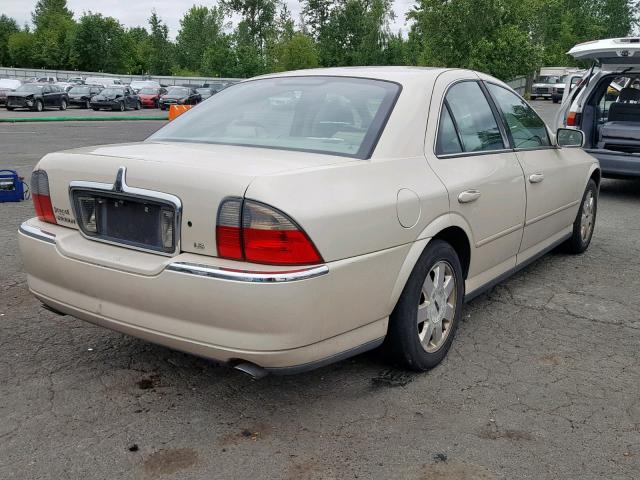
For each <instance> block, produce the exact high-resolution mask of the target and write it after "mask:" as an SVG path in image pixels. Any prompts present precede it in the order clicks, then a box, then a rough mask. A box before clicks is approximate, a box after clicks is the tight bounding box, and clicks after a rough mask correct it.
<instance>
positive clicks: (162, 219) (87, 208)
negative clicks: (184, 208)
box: [74, 191, 176, 253]
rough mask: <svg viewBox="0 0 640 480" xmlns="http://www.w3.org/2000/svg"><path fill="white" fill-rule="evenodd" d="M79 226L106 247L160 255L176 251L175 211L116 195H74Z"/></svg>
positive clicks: (78, 193) (85, 193)
mask: <svg viewBox="0 0 640 480" xmlns="http://www.w3.org/2000/svg"><path fill="white" fill-rule="evenodd" d="M74 203H75V211H76V219H77V221H78V225H79V226H80V228H81V229H82V231H83V233H85V235H87V236H89V237H91V238H94V239H96V240H101V241H105V242H109V243H119V244H123V245H126V246H130V247H133V248H138V249H143V250H152V251H158V252H163V253H173V252H174V251H175V236H176V225H175V208H174V207H173V206H171V205H167V204H163V203H161V202H156V201H153V200H146V199H139V198H136V197H130V196H124V195H117V194H106V193H105V194H102V193H100V194H98V193H94V192H83V191H75V192H74Z"/></svg>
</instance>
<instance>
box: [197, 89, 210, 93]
mask: <svg viewBox="0 0 640 480" xmlns="http://www.w3.org/2000/svg"><path fill="white" fill-rule="evenodd" d="M196 92H198V93H211V90H210V89H208V88H196Z"/></svg>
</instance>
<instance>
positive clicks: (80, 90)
mask: <svg viewBox="0 0 640 480" xmlns="http://www.w3.org/2000/svg"><path fill="white" fill-rule="evenodd" d="M90 92H91V90H90V89H89V87H72V88H71V90H69V93H90Z"/></svg>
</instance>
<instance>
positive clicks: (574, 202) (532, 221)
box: [524, 200, 580, 227]
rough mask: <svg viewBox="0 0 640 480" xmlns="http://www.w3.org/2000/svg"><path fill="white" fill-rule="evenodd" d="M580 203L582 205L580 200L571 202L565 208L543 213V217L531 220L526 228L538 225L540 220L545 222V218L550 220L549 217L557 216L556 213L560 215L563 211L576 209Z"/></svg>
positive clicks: (526, 224)
mask: <svg viewBox="0 0 640 480" xmlns="http://www.w3.org/2000/svg"><path fill="white" fill-rule="evenodd" d="M579 203H580V200H575V201H573V202H571V203H569V204H567V205H564V206H563V207H560V208H556V209H554V210H551V211H550V212H547V213H543V214H542V215H540V216H538V217H535V218H532V219H531V220H529V221H528V222H526V223H525V224H524V226H525V227H528V226H529V225H533V224H534V223H537V222H539V221H540V220H544V219H545V218H548V217H550V216H551V215H555V214H556V213H560V212H562V211H563V210H567V209H568V208H571V207H575V206H576V205H577V204H579Z"/></svg>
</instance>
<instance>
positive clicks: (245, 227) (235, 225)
mask: <svg viewBox="0 0 640 480" xmlns="http://www.w3.org/2000/svg"><path fill="white" fill-rule="evenodd" d="M216 242H217V247H218V255H219V256H220V257H225V258H231V259H234V260H245V261H247V262H253V263H263V264H270V265H309V264H315V263H321V262H322V257H320V254H319V253H318V250H316V247H315V246H314V245H313V243H312V242H311V240H310V239H309V237H308V236H307V234H306V233H305V232H304V231H303V230H302V229H301V228H300V227H299V226H298V225H297V224H296V223H295V222H294V221H293V220H291V219H290V218H289V217H288V216H287V215H285V214H284V213H282V212H281V211H279V210H277V209H275V208H273V207H270V206H269V205H265V204H263V203H259V202H255V201H252V200H244V201H243V200H241V199H236V198H232V199H227V200H225V201H224V202H223V203H222V205H221V206H220V210H219V211H218V223H217V226H216Z"/></svg>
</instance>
